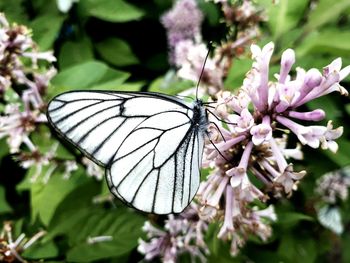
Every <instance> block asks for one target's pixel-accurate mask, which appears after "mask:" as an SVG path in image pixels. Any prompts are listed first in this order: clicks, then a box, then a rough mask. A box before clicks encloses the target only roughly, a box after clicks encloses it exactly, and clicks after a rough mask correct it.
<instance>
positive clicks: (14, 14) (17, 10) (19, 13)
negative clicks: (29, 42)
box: [0, 0, 28, 24]
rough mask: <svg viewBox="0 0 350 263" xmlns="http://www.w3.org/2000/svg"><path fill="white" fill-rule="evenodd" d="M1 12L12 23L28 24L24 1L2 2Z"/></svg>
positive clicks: (0, 2) (0, 3)
mask: <svg viewBox="0 0 350 263" xmlns="http://www.w3.org/2000/svg"><path fill="white" fill-rule="evenodd" d="M0 10H1V12H2V13H4V14H6V18H7V20H8V21H9V22H10V23H13V22H16V23H18V24H26V23H28V15H27V13H26V10H25V7H24V5H23V3H22V0H12V1H0Z"/></svg>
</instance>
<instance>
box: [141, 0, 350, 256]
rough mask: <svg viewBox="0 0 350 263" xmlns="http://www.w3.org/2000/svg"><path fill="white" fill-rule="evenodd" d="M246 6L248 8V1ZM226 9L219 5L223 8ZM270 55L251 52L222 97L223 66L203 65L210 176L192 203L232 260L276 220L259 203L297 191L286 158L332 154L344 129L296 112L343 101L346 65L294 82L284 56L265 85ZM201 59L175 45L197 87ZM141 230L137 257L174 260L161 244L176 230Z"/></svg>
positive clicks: (194, 50)
mask: <svg viewBox="0 0 350 263" xmlns="http://www.w3.org/2000/svg"><path fill="white" fill-rule="evenodd" d="M244 2H245V4H246V5H249V3H248V1H244ZM225 4H227V3H226V2H225V1H223V3H222V5H225ZM241 15H242V16H245V14H241ZM246 16H247V17H249V16H250V15H249V14H247V15H246ZM242 19H243V18H242ZM168 30H169V28H168ZM250 39H251V38H250ZM239 40H240V41H241V40H242V39H239ZM248 42H249V41H245V42H240V43H241V44H242V43H245V44H247V43H248ZM217 50H220V47H218V48H217V49H216V51H217ZM273 51H274V44H273V43H268V44H267V45H265V46H264V47H263V48H260V47H259V46H257V45H251V55H252V59H253V60H254V62H253V65H252V68H251V70H250V71H249V72H248V73H247V74H246V78H245V79H244V81H243V85H242V86H241V88H240V89H239V90H238V92H237V94H232V93H231V92H228V91H222V90H223V85H222V82H223V78H224V77H225V70H224V69H225V66H223V65H225V62H224V60H223V59H220V56H217V55H215V56H214V57H213V58H209V59H208V60H207V64H206V70H207V71H208V72H207V71H206V70H204V74H203V79H202V80H201V84H202V85H203V86H207V87H209V89H207V91H208V92H209V94H210V95H211V97H214V98H215V99H214V101H212V102H210V105H209V107H208V108H207V110H208V112H209V117H210V122H211V125H210V126H209V132H210V136H209V138H208V141H207V144H206V146H205V151H204V158H203V167H204V168H209V169H210V170H211V172H210V174H209V176H208V177H207V178H206V180H205V181H203V182H202V183H201V185H200V187H199V190H198V193H197V196H196V198H195V200H196V205H197V206H198V209H197V212H198V218H199V219H198V220H199V222H203V224H210V223H213V222H215V223H219V224H220V230H219V231H218V235H217V237H218V238H219V239H222V240H225V241H230V242H231V254H232V255H235V254H237V253H238V251H239V248H240V247H242V246H243V245H244V243H245V242H246V240H247V239H248V237H249V236H250V235H256V236H258V237H259V238H260V239H261V240H263V241H265V240H267V239H268V238H269V237H270V235H271V228H270V225H269V222H271V221H275V220H276V214H275V212H274V209H273V206H271V205H270V206H265V208H261V206H260V209H259V208H258V207H257V203H256V202H257V200H260V201H261V202H267V201H268V199H269V198H270V197H271V196H274V197H281V196H284V195H286V196H290V195H291V194H292V192H293V190H296V189H297V186H298V183H299V181H300V180H301V179H302V178H303V177H304V176H305V175H306V172H305V171H295V170H294V166H293V163H292V162H290V161H289V159H295V160H300V159H302V158H303V153H302V151H301V146H302V145H308V146H310V147H312V148H322V149H329V150H331V151H332V152H336V151H337V149H338V145H337V143H336V141H335V140H336V139H337V138H339V137H340V136H341V135H342V133H343V128H342V127H338V128H333V124H332V121H329V122H328V124H327V126H322V125H312V124H311V125H310V123H312V122H319V121H321V120H324V119H325V115H326V114H325V112H324V110H323V109H314V110H311V111H302V110H301V109H305V108H306V107H305V106H304V105H305V104H306V103H307V102H309V101H311V100H314V99H316V98H319V97H321V96H324V95H327V94H329V93H331V92H333V91H337V92H339V93H341V94H342V95H347V91H346V90H345V89H344V88H343V87H342V86H341V85H340V84H339V82H340V81H341V80H343V79H344V78H345V77H346V76H348V75H349V74H350V66H347V67H345V68H343V69H342V65H341V64H342V62H341V59H340V58H338V59H335V60H334V61H333V62H332V63H331V64H329V65H328V66H326V67H325V68H324V69H323V72H320V71H319V70H317V69H314V68H313V69H310V70H307V71H306V70H304V69H302V68H300V67H297V68H296V69H295V71H296V74H295V76H292V75H291V70H292V67H293V65H294V63H295V53H294V51H293V50H292V49H287V50H286V51H284V52H283V54H282V57H281V66H280V71H279V73H278V74H276V75H275V76H274V77H275V79H274V80H270V78H269V71H270V60H271V57H272V53H273ZM206 53H207V50H206V48H205V45H204V44H203V43H194V42H193V41H192V40H186V41H180V42H178V43H177V46H176V47H175V53H174V54H175V56H174V57H175V62H176V64H177V66H178V67H179V70H178V76H179V77H182V78H185V79H191V80H193V81H198V78H199V75H200V69H201V66H202V65H203V64H201V65H200V63H201V62H202V63H203V61H204V58H205V56H206ZM207 65H208V67H207ZM211 74H212V75H211ZM220 90H221V91H220ZM211 91H212V92H211ZM301 106H303V107H301ZM302 122H303V123H302ZM305 123H308V124H309V125H305ZM292 134H294V135H295V137H296V138H297V139H298V140H299V143H297V144H296V145H295V147H294V148H287V145H288V138H289V136H291V135H292ZM253 178H255V179H254V180H252V179H253ZM257 181H260V183H259V184H257V183H256V182H257ZM253 182H255V183H253ZM181 216H182V215H179V216H175V217H173V216H171V217H169V221H171V220H179V219H180V218H181ZM147 224H148V223H147ZM145 231H146V232H147V233H148V234H149V236H148V238H149V239H150V241H149V243H145V241H141V245H140V246H141V247H143V248H142V249H140V252H142V253H144V254H146V259H148V260H150V259H152V258H154V257H155V256H160V257H163V258H164V259H167V258H171V259H175V258H176V257H177V255H179V250H178V247H177V246H176V242H175V241H174V242H168V241H164V240H169V239H170V240H176V238H174V236H178V233H179V232H178V231H177V228H176V227H172V225H171V224H168V225H167V227H166V228H165V230H158V229H157V231H155V230H154V229H153V228H152V229H150V228H146V229H145ZM174 233H177V234H174ZM180 236H181V238H184V237H185V236H186V235H185V234H183V233H182V234H181V235H180ZM170 237H172V238H170ZM146 244H147V245H146ZM165 244H166V245H165ZM142 245H143V246H142ZM182 252H183V251H181V253H182ZM169 255H171V257H170V256H169Z"/></svg>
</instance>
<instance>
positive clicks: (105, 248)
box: [67, 208, 144, 261]
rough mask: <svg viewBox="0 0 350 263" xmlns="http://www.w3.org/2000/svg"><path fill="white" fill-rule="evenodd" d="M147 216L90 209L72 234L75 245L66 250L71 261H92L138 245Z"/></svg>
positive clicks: (128, 212)
mask: <svg viewBox="0 0 350 263" xmlns="http://www.w3.org/2000/svg"><path fill="white" fill-rule="evenodd" d="M143 222H144V218H143V217H142V216H140V215H138V214H136V213H135V212H133V211H130V210H128V209H124V208H123V209H117V210H114V211H104V210H103V209H97V210H95V211H90V213H89V214H88V215H87V217H86V218H82V219H81V221H80V222H78V225H79V226H80V229H79V230H77V231H72V232H70V233H69V238H70V243H71V244H73V247H72V248H71V249H70V250H69V251H68V253H67V260H68V261H92V260H99V259H104V258H109V257H118V256H121V255H123V254H125V253H127V252H129V251H131V250H132V249H134V248H135V247H136V246H137V240H138V238H139V237H140V236H141V235H142V230H141V228H142V225H143ZM100 236H104V237H105V236H107V237H108V239H107V240H106V241H102V242H96V243H94V242H89V240H91V239H93V237H100Z"/></svg>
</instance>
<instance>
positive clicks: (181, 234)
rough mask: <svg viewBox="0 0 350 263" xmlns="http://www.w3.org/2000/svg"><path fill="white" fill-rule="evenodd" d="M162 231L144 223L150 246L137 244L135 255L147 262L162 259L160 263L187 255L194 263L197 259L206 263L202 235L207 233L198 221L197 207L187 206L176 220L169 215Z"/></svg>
mask: <svg viewBox="0 0 350 263" xmlns="http://www.w3.org/2000/svg"><path fill="white" fill-rule="evenodd" d="M164 228H165V230H161V229H158V228H156V227H154V226H153V225H152V224H151V223H150V222H149V221H146V222H145V224H144V226H143V230H144V231H145V232H146V233H147V237H148V238H149V239H151V240H150V241H149V242H145V241H144V240H142V239H140V240H139V246H138V251H139V252H140V253H142V254H145V259H146V260H152V259H154V258H155V257H162V260H163V262H167V263H175V262H177V259H178V257H179V255H181V254H183V253H185V252H187V253H189V254H190V256H191V257H192V260H193V261H194V259H195V258H198V259H199V260H200V261H201V262H205V261H206V260H205V254H208V248H207V246H206V244H205V242H204V236H203V233H204V232H205V231H206V230H207V228H208V225H207V223H206V222H204V221H202V220H200V219H199V218H198V207H197V206H196V205H195V204H192V205H191V206H189V207H188V208H187V209H186V210H185V211H184V212H183V213H181V214H180V215H179V216H176V217H175V216H174V215H170V216H169V217H168V219H167V220H166V222H165V226H164Z"/></svg>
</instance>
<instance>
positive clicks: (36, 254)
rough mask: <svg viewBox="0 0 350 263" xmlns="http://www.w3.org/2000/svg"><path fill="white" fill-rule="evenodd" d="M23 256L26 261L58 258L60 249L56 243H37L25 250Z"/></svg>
mask: <svg viewBox="0 0 350 263" xmlns="http://www.w3.org/2000/svg"><path fill="white" fill-rule="evenodd" d="M22 256H23V257H24V258H26V259H45V258H54V257H57V256H58V248H57V247H56V245H55V243H54V242H46V243H43V242H36V243H34V245H32V246H30V247H29V248H28V249H26V250H24V252H23V254H22ZM45 262H46V261H45Z"/></svg>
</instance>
